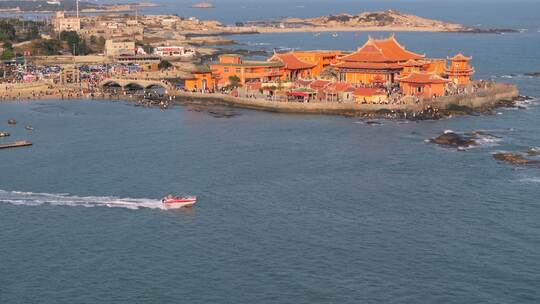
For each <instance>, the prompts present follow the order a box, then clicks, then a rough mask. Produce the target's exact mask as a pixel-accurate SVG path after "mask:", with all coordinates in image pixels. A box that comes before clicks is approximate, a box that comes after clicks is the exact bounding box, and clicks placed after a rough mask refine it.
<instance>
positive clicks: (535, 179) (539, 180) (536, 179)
mask: <svg viewBox="0 0 540 304" xmlns="http://www.w3.org/2000/svg"><path fill="white" fill-rule="evenodd" d="M519 181H520V182H522V183H528V184H532V183H534V184H537V183H540V177H527V178H522V179H520V180H519Z"/></svg>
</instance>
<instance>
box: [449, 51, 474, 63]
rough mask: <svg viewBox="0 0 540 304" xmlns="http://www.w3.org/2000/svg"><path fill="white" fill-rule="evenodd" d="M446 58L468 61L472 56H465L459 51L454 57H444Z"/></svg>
mask: <svg viewBox="0 0 540 304" xmlns="http://www.w3.org/2000/svg"><path fill="white" fill-rule="evenodd" d="M446 58H448V60H452V61H470V60H471V59H472V57H467V56H465V55H463V54H462V53H459V54H457V55H456V56H454V57H446Z"/></svg>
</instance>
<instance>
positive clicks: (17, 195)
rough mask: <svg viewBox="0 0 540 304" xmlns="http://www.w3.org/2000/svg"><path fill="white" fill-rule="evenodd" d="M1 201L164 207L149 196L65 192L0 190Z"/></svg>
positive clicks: (87, 205) (134, 208) (134, 207)
mask: <svg viewBox="0 0 540 304" xmlns="http://www.w3.org/2000/svg"><path fill="white" fill-rule="evenodd" d="M0 203H8V204H13V205H26V206H39V205H53V206H75V207H77V206H79V207H109V208H127V209H133V210H136V209H140V208H150V209H163V205H162V203H161V201H160V200H156V199H149V198H119V197H114V196H76V195H69V194H65V193H60V194H51V193H34V192H21V191H4V190H0Z"/></svg>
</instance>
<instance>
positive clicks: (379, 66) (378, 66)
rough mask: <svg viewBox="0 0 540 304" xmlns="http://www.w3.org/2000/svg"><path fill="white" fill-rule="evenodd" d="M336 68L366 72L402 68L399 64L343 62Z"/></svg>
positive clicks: (336, 65)
mask: <svg viewBox="0 0 540 304" xmlns="http://www.w3.org/2000/svg"><path fill="white" fill-rule="evenodd" d="M334 67H336V68H342V69H366V70H398V69H401V68H402V66H401V65H400V64H398V63H386V62H353V61H349V62H347V61H346V62H342V63H338V64H335V65H334Z"/></svg>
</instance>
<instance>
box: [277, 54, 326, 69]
mask: <svg viewBox="0 0 540 304" xmlns="http://www.w3.org/2000/svg"><path fill="white" fill-rule="evenodd" d="M270 61H281V62H283V64H284V65H285V68H286V69H288V70H304V69H311V68H313V67H315V66H316V65H315V64H312V63H307V62H304V61H302V60H300V59H298V57H296V56H295V55H294V54H292V53H287V54H274V56H273V57H272V58H270Z"/></svg>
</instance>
